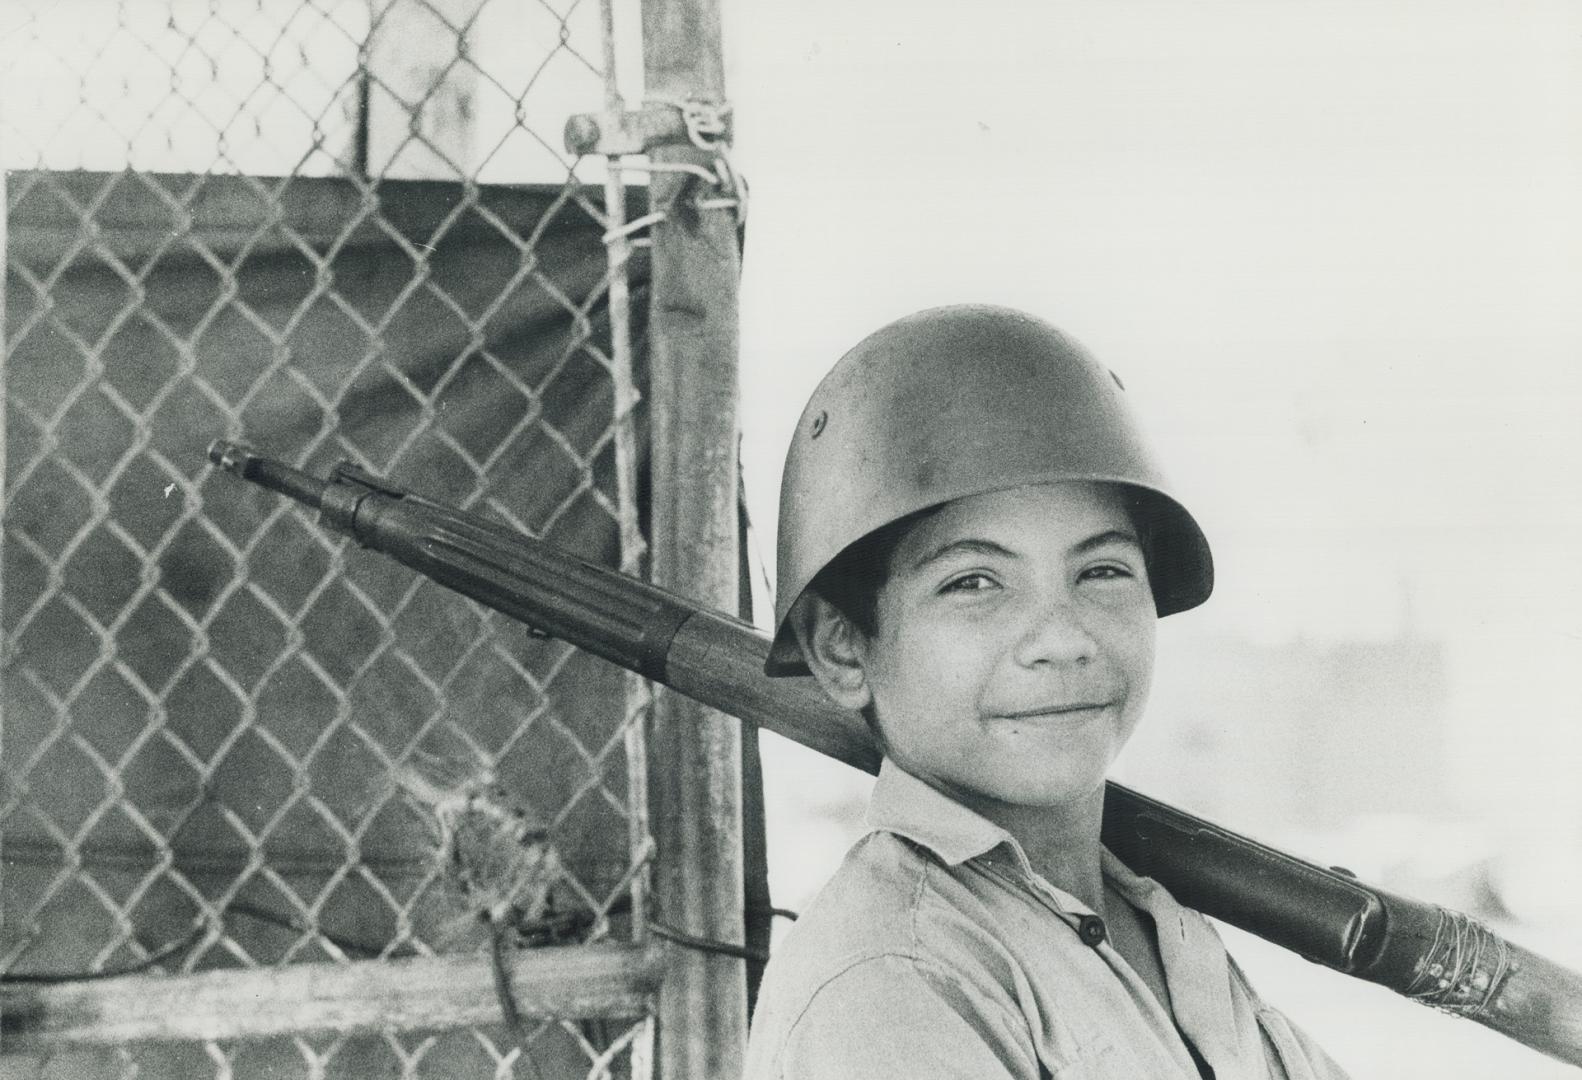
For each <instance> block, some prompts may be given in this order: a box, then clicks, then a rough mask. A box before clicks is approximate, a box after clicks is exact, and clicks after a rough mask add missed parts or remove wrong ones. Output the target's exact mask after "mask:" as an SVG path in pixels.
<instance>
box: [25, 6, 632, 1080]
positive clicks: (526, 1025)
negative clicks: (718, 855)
mask: <svg viewBox="0 0 1582 1080" xmlns="http://www.w3.org/2000/svg"><path fill="white" fill-rule="evenodd" d="M82 12H83V9H82V7H81V6H80V5H63V4H53V3H48V2H45V0H19V2H18V3H14V4H10V5H8V6H7V7H6V11H5V14H4V15H3V16H0V18H3V20H4V21H5V28H4V29H5V33H4V35H3V37H0V40H3V45H0V50H3V59H4V64H3V66H0V72H3V74H0V80H3V81H0V154H3V164H4V167H5V168H6V169H7V170H10V171H9V174H8V176H7V179H6V184H5V188H6V212H7V220H8V231H7V252H6V258H7V271H8V286H7V295H6V303H5V308H4V315H5V360H4V365H3V366H0V386H3V391H4V399H5V424H4V427H5V440H4V469H3V504H0V510H3V516H4V552H5V561H4V565H3V568H0V647H3V667H0V716H3V717H4V721H3V723H4V728H3V732H0V735H3V739H4V747H5V752H4V758H3V761H0V855H3V857H4V859H5V865H6V873H5V895H4V912H3V923H0V972H4V973H5V979H6V982H7V983H8V984H9V985H11V986H19V985H23V984H25V983H27V981H28V980H30V979H32V980H35V981H41V980H48V979H51V978H60V977H63V976H73V975H92V974H94V973H101V974H124V973H127V972H132V971H139V970H155V969H157V970H161V971H165V972H167V973H195V972H206V971H215V970H231V969H241V970H250V969H266V970H267V969H273V968H277V967H279V966H280V965H287V964H294V963H301V962H325V961H328V962H333V963H344V962H348V961H350V960H353V959H363V958H365V957H366V956H367V955H368V954H373V955H374V956H376V957H382V958H386V959H392V958H398V957H405V956H417V957H422V956H433V955H441V954H450V953H454V952H462V951H479V950H489V949H494V948H496V943H497V942H499V941H501V940H507V941H508V942H509V945H510V947H512V948H531V947H536V946H538V945H542V944H549V943H563V942H565V941H568V940H571V941H592V940H598V939H601V938H615V939H629V940H636V939H639V938H641V936H642V935H643V933H644V927H645V926H646V908H645V904H646V901H645V898H644V886H643V881H644V875H645V872H646V870H645V868H646V864H647V860H648V857H649V853H650V852H651V841H650V839H649V837H648V831H647V828H648V827H647V817H646V803H645V799H646V795H645V792H644V790H643V784H642V779H641V778H642V774H643V770H644V768H645V765H644V757H643V755H644V752H645V751H644V746H643V742H642V720H643V716H644V713H645V710H646V707H647V698H646V688H644V687H643V686H642V685H641V684H639V683H635V682H632V681H630V680H628V679H626V678H625V677H624V676H622V675H621V674H619V673H616V672H613V671H611V670H608V669H607V668H606V667H604V666H603V665H600V664H599V663H598V662H596V661H593V660H591V659H589V658H587V657H584V656H581V655H580V654H576V653H574V652H573V651H572V650H570V649H569V648H567V647H566V646H564V645H561V644H560V643H557V642H553V641H545V640H536V639H532V638H529V637H528V636H527V635H526V634H524V633H522V632H521V631H520V629H519V628H517V627H515V626H513V625H512V624H510V623H508V622H506V621H505V620H502V619H499V618H497V617H495V616H492V615H489V614H487V613H484V612H482V611H481V610H480V609H477V608H474V607H472V606H471V605H468V604H466V603H464V602H462V601H459V600H458V599H456V598H454V597H452V596H450V595H448V594H446V593H444V591H443V590H441V589H439V588H438V587H437V586H434V585H432V584H428V583H425V582H422V581H420V580H414V579H412V578H411V577H410V576H409V575H407V574H405V573H404V572H402V571H400V570H399V569H397V568H394V567H390V566H386V565H383V564H380V563H377V562H375V561H373V560H363V559H359V558H358V557H357V556H356V555H355V554H351V553H348V552H347V551H346V550H345V549H344V548H343V547H342V545H341V544H340V543H338V542H336V541H332V540H330V539H329V538H327V537H326V536H325V535H323V534H321V533H320V532H319V531H318V530H317V529H316V527H315V526H314V525H313V523H312V522H311V520H310V519H309V518H307V517H305V516H304V515H303V514H302V513H301V512H299V511H298V510H297V509H295V508H292V507H290V506H287V505H286V504H284V503H279V504H276V503H273V502H271V501H270V500H268V498H267V496H262V495H258V494H250V493H248V492H245V491H241V490H239V489H238V488H237V487H235V486H234V485H229V484H225V483H223V482H220V483H211V480H210V476H209V473H208V470H207V468H206V465H205V463H204V453H203V450H204V447H205V446H206V445H207V443H208V442H209V441H210V440H212V439H213V438H216V437H230V438H235V439H241V440H246V441H248V442H251V443H254V444H256V445H258V446H260V447H267V448H269V449H270V450H271V451H273V452H276V453H278V454H280V455H281V456H284V457H288V458H290V459H291V460H292V461H293V462H294V463H295V464H297V465H298V466H301V467H304V468H309V469H314V470H322V469H323V468H324V467H325V466H327V465H328V464H331V463H333V462H334V461H336V460H339V459H343V458H348V459H351V460H354V461H356V462H358V463H359V464H361V465H363V466H364V467H366V468H368V469H369V470H371V471H373V472H376V473H384V474H388V475H390V476H392V477H394V478H397V479H399V481H400V482H401V483H403V485H405V486H408V487H410V488H412V489H414V490H417V491H420V492H423V493H425V494H429V495H431V496H433V497H436V498H441V499H443V500H445V501H447V502H451V503H455V504H458V505H461V506H463V507H466V508H468V509H472V510H476V511H480V512H483V513H487V514H491V515H493V516H495V517H497V518H498V519H500V520H502V521H504V522H507V523H510V524H512V525H515V526H517V527H520V528H522V529H525V530H527V531H530V532H533V533H535V534H538V535H547V536H550V537H553V538H555V539H558V540H561V541H563V542H565V543H568V544H571V545H574V546H576V547H577V548H578V549H579V550H581V551H583V552H585V553H588V554H590V555H594V556H600V557H603V558H604V559H606V560H607V561H609V562H610V563H611V564H612V565H621V566H623V567H625V568H627V569H629V570H640V569H641V566H642V559H643V547H642V535H641V531H640V529H639V522H638V511H639V508H638V498H639V494H640V476H641V462H640V460H639V458H640V456H641V453H642V448H643V445H644V435H643V431H644V427H645V418H644V415H643V412H642V410H641V408H640V406H639V401H640V395H639V393H638V387H639V386H640V385H641V381H642V373H641V370H634V366H636V367H638V368H639V369H640V361H641V357H642V349H641V347H640V346H641V341H642V335H643V325H642V319H641V318H640V312H641V305H634V304H630V303H629V300H628V298H629V297H630V296H632V295H633V294H640V290H641V289H642V287H643V279H644V275H645V274H646V267H645V266H644V264H643V263H642V261H641V260H640V259H639V258H638V254H639V253H634V252H632V251H630V250H623V251H621V252H620V257H619V258H618V259H617V258H615V257H614V253H613V249H612V252H610V253H607V252H606V243H607V241H608V240H609V239H610V238H611V237H620V238H622V239H624V238H625V237H626V236H627V235H628V233H629V232H630V231H632V230H634V229H636V228H640V227H641V226H642V225H644V224H647V223H648V221H647V219H646V218H645V213H644V210H643V207H642V206H641V204H640V203H639V202H637V201H636V200H634V201H633V205H634V208H635V210H636V212H635V213H632V214H628V208H627V206H626V205H625V202H626V199H627V189H626V188H625V187H624V186H622V184H621V182H620V180H619V174H618V173H617V174H615V180H614V183H613V184H606V187H605V188H604V189H603V191H602V192H601V189H600V187H599V186H598V185H600V184H604V183H606V181H607V180H609V177H608V176H606V174H605V172H604V169H603V163H602V162H598V161H591V160H590V161H578V160H573V159H571V158H569V157H567V156H566V155H565V153H564V152H563V151H562V150H561V149H560V148H559V144H558V138H559V136H558V133H559V131H560V128H561V125H562V123H563V122H564V120H565V117H566V116H567V115H570V114H571V113H573V112H577V111H582V110H586V109H587V108H589V107H590V106H591V105H592V104H593V103H596V102H598V101H599V100H601V98H604V97H605V95H606V84H607V82H608V80H609V79H612V78H613V70H612V69H613V64H614V60H613V57H614V52H613V47H612V46H611V45H610V44H609V35H611V34H613V24H612V22H611V20H610V19H609V16H608V6H607V5H606V7H605V8H604V9H603V10H601V9H600V8H598V7H597V6H595V5H592V4H587V3H584V4H580V5H579V4H577V3H569V4H552V3H549V2H547V0H544V2H540V0H245V2H242V0H204V2H199V0H122V2H121V3H118V4H113V5H112V4H104V5H96V6H95V8H94V17H93V18H84V17H83V14H82ZM628 220H630V221H631V224H630V225H628V224H627V222H628ZM612 267H613V269H612ZM628 277H630V280H628ZM414 778H416V779H414ZM486 819H487V821H489V822H493V823H495V824H498V823H500V822H502V821H508V822H510V823H513V828H514V829H516V831H515V832H508V833H507V834H500V833H498V831H496V832H495V833H491V834H489V836H488V837H485V835H484V834H485V833H486V832H487V831H488V830H483V829H480V828H477V827H476V826H477V825H478V823H479V822H482V821H485V820H486ZM517 826H520V827H519V828H517ZM501 835H506V836H507V839H506V840H504V841H502V840H501ZM512 837H514V839H512ZM485 915H486V916H487V918H485V917H484V916H485ZM498 927H505V928H508V929H511V930H512V934H511V935H510V937H509V938H506V939H502V938H501V937H500V936H499V934H498V933H496V929H497V928H498ZM652 1035H653V1033H652V1024H651V1021H650V1020H649V1019H648V1018H646V1017H642V1016H637V1017H633V1018H632V1019H631V1020H630V1021H629V1022H628V1021H619V1022H617V1021H597V1022H595V1021H581V1020H579V1019H578V1018H576V1017H560V1018H555V1017H547V1018H545V1017H540V1018H532V1019H528V1020H523V1019H522V1018H520V1017H518V1018H516V1019H515V1020H513V1019H512V1018H511V1017H509V1016H504V1015H503V1016H502V1018H501V1023H500V1024H497V1025H492V1026H485V1027H467V1028H462V1029H456V1030H439V1031H428V1032H422V1031H418V1032H385V1033H383V1034H377V1035H368V1034H361V1033H339V1034H331V1035H323V1034H318V1035H298V1036H289V1037H282V1038H277V1039H267V1040H255V1041H235V1040H218V1041H210V1042H207V1043H205V1044H201V1045H192V1044H151V1045H136V1046H131V1045H129V1046H123V1047H118V1048H115V1049H113V1050H109V1051H105V1050H88V1049H83V1050H72V1051H62V1053H63V1054H65V1055H66V1056H67V1057H68V1058H70V1063H71V1065H72V1066H73V1067H75V1068H76V1069H77V1070H78V1071H79V1072H81V1074H83V1075H88V1074H90V1073H91V1074H93V1075H101V1074H106V1075H117V1074H120V1075H127V1076H131V1075H133V1074H136V1075H140V1076H145V1077H146V1076H167V1075H168V1076H191V1075H204V1074H212V1075H215V1076H244V1075H255V1074H267V1075H269V1076H288V1075H301V1076H312V1077H333V1076H348V1077H350V1076H363V1075H372V1074H374V1073H376V1072H377V1073H378V1074H379V1075H386V1074H394V1075H399V1076H402V1077H416V1076H420V1075H443V1076H447V1077H467V1076H512V1075H518V1076H524V1077H535V1076H546V1077H551V1076H553V1077H561V1076H589V1077H593V1076H633V1077H637V1076H642V1075H644V1074H645V1071H646V1070H647V1068H648V1067H649V1066H648V1059H649V1057H650V1056H651V1050H650V1044H651V1041H652ZM71 1055H78V1056H77V1057H72V1056H71ZM62 1068H66V1066H62ZM67 1071H71V1070H70V1069H69V1068H68V1069H67Z"/></svg>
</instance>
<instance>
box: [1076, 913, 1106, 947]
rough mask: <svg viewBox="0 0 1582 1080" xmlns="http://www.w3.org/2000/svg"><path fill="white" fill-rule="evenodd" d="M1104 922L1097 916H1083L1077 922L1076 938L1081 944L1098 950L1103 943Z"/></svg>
mask: <svg viewBox="0 0 1582 1080" xmlns="http://www.w3.org/2000/svg"><path fill="white" fill-rule="evenodd" d="M1104 935H1105V930H1104V920H1103V919H1101V918H1099V917H1098V916H1097V915H1084V916H1082V918H1080V919H1078V920H1077V937H1079V938H1081V939H1082V944H1084V945H1089V946H1091V947H1093V948H1095V949H1096V948H1098V947H1099V945H1100V944H1101V943H1102V942H1103V941H1104Z"/></svg>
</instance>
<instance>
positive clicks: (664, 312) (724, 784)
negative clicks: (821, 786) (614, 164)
mask: <svg viewBox="0 0 1582 1080" xmlns="http://www.w3.org/2000/svg"><path fill="white" fill-rule="evenodd" d="M642 13H643V73H644V89H645V97H646V98H647V99H649V100H651V101H654V102H659V103H662V104H666V105H670V106H673V107H675V106H679V105H681V104H683V103H700V104H701V105H703V106H705V107H710V106H712V107H715V108H716V109H717V108H718V107H722V106H724V104H725V85H724V60H723V47H722V45H721V33H720V4H719V0H643V4H642ZM714 137H716V138H723V137H724V136H723V135H721V134H716V135H715V136H714ZM700 142H705V143H706V140H702V139H700ZM721 153H722V150H716V149H711V148H708V146H707V145H694V143H693V142H691V141H689V140H683V141H680V142H672V143H664V144H661V145H658V146H654V147H652V148H651V149H650V151H649V156H650V159H651V160H652V162H653V163H654V164H656V165H658V166H660V167H661V171H658V172H655V173H654V174H653V178H652V180H651V182H650V186H649V205H650V206H651V207H652V208H653V210H655V211H656V212H657V211H663V212H664V214H665V218H664V220H663V221H661V222H659V223H657V224H656V225H654V227H653V229H652V237H653V249H652V253H651V263H650V267H651V271H650V272H651V278H650V288H651V290H652V291H651V299H650V315H649V367H650V389H649V425H650V430H651V431H652V433H653V435H652V437H653V449H652V457H651V461H652V477H653V481H652V490H653V501H652V510H653V513H652V528H651V532H652V535H651V547H652V552H653V556H652V564H651V566H652V575H653V580H654V581H655V582H656V583H658V584H660V585H664V586H666V587H667V588H670V589H673V590H674V591H676V592H679V593H681V594H682V595H684V596H686V597H687V598H688V599H690V600H693V601H696V602H697V603H699V604H701V605H702V606H704V607H705V608H710V609H714V610H724V611H731V610H734V609H735V606H736V602H737V594H738V582H737V547H738V543H739V540H738V537H737V518H736V492H737V418H736V413H737V370H736V354H737V321H736V319H737V312H736V297H737V278H738V276H739V275H740V255H739V250H738V246H737V245H738V237H737V218H736V212H735V210H734V209H733V208H731V207H729V206H727V205H721V204H722V203H725V202H728V199H722V198H721V196H730V195H734V194H736V193H735V192H729V191H724V190H722V189H721V188H720V187H718V186H714V185H711V184H709V183H708V182H707V181H705V180H702V179H700V175H699V174H702V175H704V176H706V175H708V173H710V172H713V171H714V170H715V168H716V166H717V164H718V162H717V160H716V159H717V158H718V157H719V155H720V154H721ZM651 731H652V735H651V737H650V739H649V761H650V771H649V775H650V777H651V779H650V787H649V790H650V792H651V805H652V817H651V822H652V827H653V833H654V839H655V842H656V844H657V847H658V858H657V860H656V862H655V865H654V881H655V899H656V902H657V906H658V909H659V910H658V915H659V917H660V918H662V919H664V920H665V921H667V922H669V923H670V924H672V925H674V926H676V927H677V928H678V929H681V930H684V931H686V932H687V933H689V934H692V935H695V936H697V937H700V938H707V939H711V940H714V941H722V942H728V943H730V944H734V945H740V944H742V942H743V938H744V935H745V929H744V920H743V907H744V904H745V901H744V897H743V880H742V865H743V864H742V836H741V816H742V792H741V782H742V781H741V738H742V736H741V726H740V725H739V724H738V723H737V722H736V721H735V720H733V719H731V718H730V717H727V716H725V715H724V714H722V713H718V712H715V711H714V710H712V709H708V708H705V707H703V706H701V705H699V704H697V703H695V702H693V701H690V700H687V699H685V698H682V697H680V696H679V695H676V694H673V693H669V692H662V693H660V694H658V695H656V698H655V704H654V711H653V720H652V727H651ZM746 1041H747V980H746V970H745V965H744V964H743V962H742V961H741V960H739V959H736V958H734V957H730V956H724V955H720V954H710V953H705V952H701V951H696V950H684V951H678V952H677V953H676V954H675V955H674V957H673V959H672V967H671V969H670V970H669V971H667V972H666V975H665V987H664V992H663V993H662V994H661V995H660V1002H659V1073H660V1076H661V1077H662V1078H663V1080H735V1078H736V1077H739V1076H741V1074H742V1069H743V1067H744V1063H745V1057H746V1055H745V1047H746Z"/></svg>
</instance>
